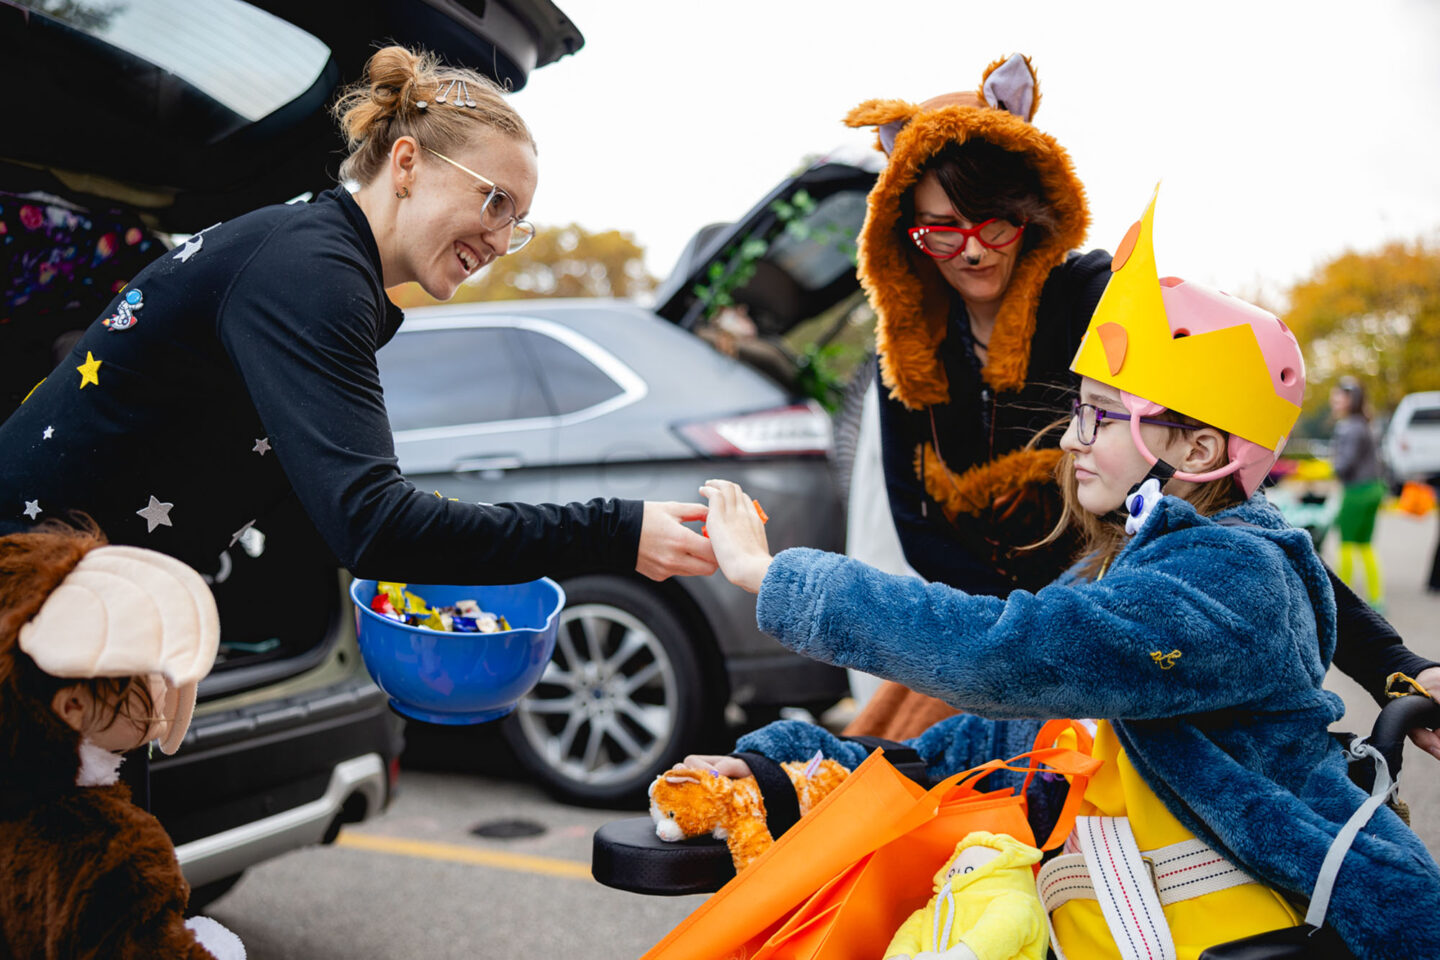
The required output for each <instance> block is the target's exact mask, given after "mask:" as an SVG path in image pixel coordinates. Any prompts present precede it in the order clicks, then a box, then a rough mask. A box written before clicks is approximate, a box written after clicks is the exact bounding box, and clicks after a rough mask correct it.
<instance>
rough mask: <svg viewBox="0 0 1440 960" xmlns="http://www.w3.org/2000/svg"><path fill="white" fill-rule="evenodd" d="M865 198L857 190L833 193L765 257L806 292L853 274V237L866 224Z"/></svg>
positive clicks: (778, 241)
mask: <svg viewBox="0 0 1440 960" xmlns="http://www.w3.org/2000/svg"><path fill="white" fill-rule="evenodd" d="M865 204H866V195H865V193H864V192H862V191H859V190H845V191H841V192H840V193H833V194H831V195H830V196H828V197H826V198H825V199H823V200H821V201H820V202H819V203H818V204H816V206H815V209H814V210H813V211H812V212H811V213H809V214H808V215H806V216H804V217H802V218H800V219H799V220H798V221H796V223H797V224H798V226H797V228H796V229H793V230H786V231H785V232H784V233H782V234H780V236H778V237H776V238H775V241H774V242H773V243H772V244H770V249H769V250H768V251H767V252H766V254H765V259H766V260H769V261H771V262H773V263H775V264H777V265H778V266H780V268H781V269H783V270H784V271H785V272H786V273H787V274H789V275H790V276H791V277H792V278H794V279H795V280H796V281H797V282H798V283H799V284H800V286H802V287H804V288H805V289H806V290H819V289H822V288H824V287H828V286H829V285H830V284H832V283H834V282H835V281H836V280H837V279H839V278H840V277H841V276H842V275H846V274H853V273H854V272H855V236H856V234H858V233H859V232H860V227H861V225H862V224H864V222H865Z"/></svg>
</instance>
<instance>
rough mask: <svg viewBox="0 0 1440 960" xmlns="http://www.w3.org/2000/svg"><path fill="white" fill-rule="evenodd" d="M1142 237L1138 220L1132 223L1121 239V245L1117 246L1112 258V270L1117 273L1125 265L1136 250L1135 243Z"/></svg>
mask: <svg viewBox="0 0 1440 960" xmlns="http://www.w3.org/2000/svg"><path fill="white" fill-rule="evenodd" d="M1139 239H1140V221H1139V220H1136V221H1135V222H1134V223H1132V224H1130V229H1129V230H1126V231H1125V236H1124V237H1123V238H1121V240H1120V246H1118V247H1116V248H1115V256H1113V257H1111V258H1110V272H1111V273H1115V272H1116V271H1118V270H1119V269H1120V268H1121V267H1123V266H1125V261H1127V260H1129V259H1130V254H1131V253H1132V252H1134V250H1135V244H1136V242H1137V241H1138V240H1139Z"/></svg>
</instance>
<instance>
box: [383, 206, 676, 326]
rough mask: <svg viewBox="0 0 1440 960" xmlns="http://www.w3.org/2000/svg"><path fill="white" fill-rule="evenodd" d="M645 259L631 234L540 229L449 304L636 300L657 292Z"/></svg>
mask: <svg viewBox="0 0 1440 960" xmlns="http://www.w3.org/2000/svg"><path fill="white" fill-rule="evenodd" d="M644 258H645V248H644V247H641V246H640V245H639V244H637V243H636V242H635V239H634V237H632V236H631V235H630V234H629V233H624V232H621V231H619V230H605V231H603V232H600V233H591V232H590V231H588V230H586V229H585V228H584V227H582V226H580V225H579V224H574V223H572V224H569V225H568V226H563V227H541V228H540V229H539V230H538V231H537V232H536V234H535V239H534V240H531V241H530V242H529V243H528V244H526V245H525V246H524V247H523V248H522V249H521V250H520V251H519V252H518V253H512V254H510V255H509V256H504V257H500V258H499V259H498V260H496V261H494V262H493V263H491V264H490V265H489V266H488V267H486V268H485V269H484V270H483V271H481V273H480V274H479V275H478V277H476V278H472V279H471V280H467V281H466V282H465V283H463V284H461V286H460V289H459V290H457V291H456V292H455V296H454V297H452V298H451V299H450V300H449V301H447V302H448V303H467V302H478V301H496V300H532V299H536V298H539V297H621V298H624V297H634V296H636V295H638V294H642V293H647V292H649V291H650V290H652V289H654V287H655V278H654V277H652V276H651V275H650V274H649V273H647V272H646V270H645V260H644ZM390 298H391V299H392V300H394V301H395V302H396V303H397V304H399V305H400V306H401V307H418V306H423V305H426V304H433V303H438V302H439V301H437V300H435V299H434V298H432V297H430V296H429V295H427V294H426V293H425V292H424V291H423V290H421V289H420V287H419V286H418V285H417V284H413V283H407V284H405V285H403V286H399V287H394V288H392V289H391V290H390Z"/></svg>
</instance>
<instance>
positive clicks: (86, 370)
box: [75, 350, 105, 390]
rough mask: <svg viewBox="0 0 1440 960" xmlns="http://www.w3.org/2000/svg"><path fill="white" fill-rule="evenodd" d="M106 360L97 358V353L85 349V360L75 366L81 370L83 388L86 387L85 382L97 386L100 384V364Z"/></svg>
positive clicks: (81, 387) (81, 385)
mask: <svg viewBox="0 0 1440 960" xmlns="http://www.w3.org/2000/svg"><path fill="white" fill-rule="evenodd" d="M104 362H105V361H103V360H96V359H95V355H94V354H93V353H91V352H90V351H89V350H86V351H85V362H84V363H82V364H80V366H78V367H76V368H75V369H76V370H79V371H80V389H81V390H84V389H85V384H87V383H93V384H95V386H97V387H98V386H100V364H102V363H104Z"/></svg>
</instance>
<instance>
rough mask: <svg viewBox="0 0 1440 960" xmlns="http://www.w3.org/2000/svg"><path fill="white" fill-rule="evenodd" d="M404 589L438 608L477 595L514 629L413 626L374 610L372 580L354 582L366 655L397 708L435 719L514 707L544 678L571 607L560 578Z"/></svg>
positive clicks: (458, 720)
mask: <svg viewBox="0 0 1440 960" xmlns="http://www.w3.org/2000/svg"><path fill="white" fill-rule="evenodd" d="M406 589H407V590H409V591H410V592H411V593H413V594H416V595H417V596H420V597H422V598H424V600H425V602H426V603H427V604H429V605H430V606H432V607H444V606H450V605H452V604H454V603H456V602H458V601H460V600H466V599H471V600H474V601H475V602H477V603H478V604H480V609H482V610H485V611H488V612H490V613H494V614H498V615H500V616H503V617H504V618H505V619H506V620H508V621H509V622H510V626H511V627H512V628H513V629H510V630H502V631H500V632H499V633H447V632H445V631H440V630H431V629H429V628H427V627H412V626H408V625H407V624H403V623H399V622H397V621H395V620H391V619H390V618H388V617H384V616H381V615H380V614H378V613H376V612H375V611H374V610H371V609H370V601H371V600H373V599H374V598H375V594H376V592H377V587H376V582H375V581H374V580H356V581H354V582H353V583H351V584H350V599H351V600H353V601H355V636H356V638H357V639H358V640H359V642H360V655H361V657H363V658H364V660H365V669H367V670H369V671H370V676H371V677H373V678H374V679H375V683H376V685H378V686H379V687H380V689H381V690H384V691H385V693H386V695H387V696H389V698H390V705H391V706H392V707H394V708H395V710H396V711H398V712H399V713H402V714H404V715H405V716H407V717H414V718H415V719H417V720H425V721H427V722H429V723H447V724H466V723H484V722H485V721H487V720H497V719H499V718H500V717H503V716H505V714H507V713H509V712H510V711H511V710H514V709H515V704H516V703H518V702H519V700H520V698H521V697H523V696H525V694H527V693H529V692H530V690H531V689H532V688H534V686H535V684H536V683H538V682H539V681H540V675H541V674H542V673H544V672H545V665H546V664H547V663H549V662H550V655H551V654H552V653H554V652H555V634H556V631H557V630H558V629H559V626H560V610H561V608H563V607H564V606H565V591H564V590H562V589H560V585H559V584H558V583H556V582H555V581H554V580H551V579H549V578H545V579H541V580H532V581H530V582H529V583H518V584H515V585H513V586H500V587H459V586H450V585H446V584H424V583H412V584H410V585H408V586H407V587H406Z"/></svg>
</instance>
